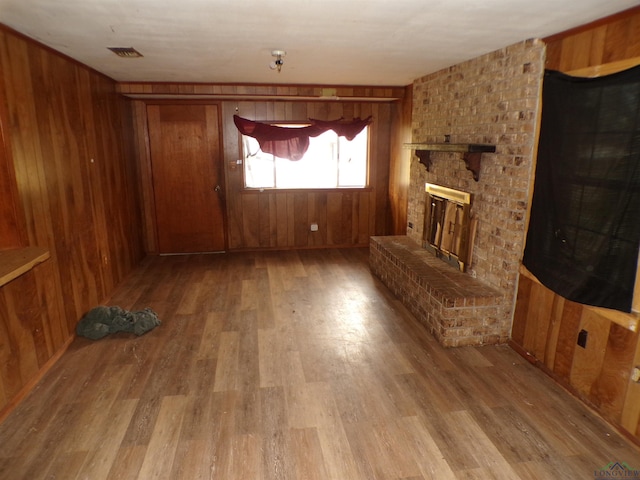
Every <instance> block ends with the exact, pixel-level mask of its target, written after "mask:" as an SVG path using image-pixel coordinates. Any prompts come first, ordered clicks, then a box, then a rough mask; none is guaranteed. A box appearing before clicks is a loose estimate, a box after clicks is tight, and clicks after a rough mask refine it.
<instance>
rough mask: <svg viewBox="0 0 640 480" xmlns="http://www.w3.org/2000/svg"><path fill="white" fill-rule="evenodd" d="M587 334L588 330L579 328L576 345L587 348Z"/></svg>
mask: <svg viewBox="0 0 640 480" xmlns="http://www.w3.org/2000/svg"><path fill="white" fill-rule="evenodd" d="M588 336H589V332H587V331H586V330H580V333H578V345H579V346H581V347H582V348H587V337H588Z"/></svg>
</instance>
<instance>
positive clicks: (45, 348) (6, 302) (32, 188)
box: [0, 27, 143, 413]
mask: <svg viewBox="0 0 640 480" xmlns="http://www.w3.org/2000/svg"><path fill="white" fill-rule="evenodd" d="M0 77H1V83H0V86H2V89H0V99H1V100H2V101H1V102H0V104H4V105H5V106H6V110H7V115H6V117H5V118H3V119H2V121H3V124H2V131H3V134H4V136H5V137H4V138H5V140H6V144H7V146H8V147H9V150H10V153H11V156H12V162H11V163H12V165H11V170H13V173H14V174H15V180H16V182H15V184H16V187H17V188H16V189H14V192H13V193H11V190H12V189H7V188H3V189H2V190H0V194H1V195H2V196H3V197H2V198H1V199H0V201H2V202H3V203H4V202H5V201H6V202H9V203H12V204H13V205H14V206H16V211H17V212H19V216H22V217H23V218H19V219H18V224H20V223H23V224H24V234H23V235H22V234H20V232H18V235H17V236H18V238H20V243H21V245H20V246H27V245H31V246H39V247H43V248H46V249H48V250H49V252H50V259H49V260H46V261H45V262H44V263H43V264H41V265H38V266H36V267H35V268H34V269H33V270H31V271H30V272H28V273H26V274H24V275H23V276H21V277H19V278H17V279H15V280H13V281H12V282H10V283H9V284H7V285H5V286H3V287H2V288H0V352H1V354H0V355H1V358H0V409H2V408H3V407H5V406H6V405H8V404H10V403H11V402H12V401H15V398H16V395H20V394H21V392H22V391H23V390H24V387H25V386H26V385H28V384H29V383H30V382H32V381H33V379H34V378H37V376H38V375H39V374H40V373H41V371H42V369H43V368H44V367H45V365H46V364H47V362H48V361H49V360H50V359H51V358H53V357H54V356H55V355H56V354H57V353H59V352H60V350H61V349H62V348H64V345H65V344H66V343H68V341H69V340H70V339H71V338H72V336H73V332H74V328H75V325H76V323H77V321H78V320H79V319H80V318H81V316H82V315H83V314H84V313H85V312H86V311H88V310H89V309H90V308H92V307H94V306H95V305H97V304H99V303H100V302H102V301H104V300H105V299H106V298H107V296H108V295H109V294H110V293H111V291H112V290H113V288H114V286H115V285H116V284H117V283H119V281H120V280H122V278H123V277H124V276H125V275H127V274H128V273H129V272H130V271H131V270H132V269H133V267H134V266H135V265H137V263H138V262H139V261H140V260H141V258H142V255H143V250H142V240H141V231H142V230H141V228H140V215H139V213H138V211H139V209H138V184H137V180H136V172H135V162H134V154H133V148H132V145H133V144H132V141H133V138H132V135H131V133H130V132H131V130H132V121H131V112H130V105H129V101H128V100H126V99H125V98H123V97H121V96H120V95H119V94H118V93H117V92H116V84H115V82H113V81H112V80H110V79H108V78H106V77H104V76H102V75H100V74H98V73H96V72H94V71H92V70H90V69H88V68H86V67H84V66H82V65H80V64H78V63H76V62H74V61H72V60H70V59H68V58H66V57H63V56H61V55H59V54H57V53H55V52H53V51H51V50H49V49H47V48H44V47H42V46H40V45H39V44H37V43H36V42H34V41H32V40H29V39H26V38H24V37H22V36H21V35H19V34H16V33H15V32H13V31H11V30H9V29H6V28H4V27H2V28H0ZM3 164H4V166H5V167H6V166H7V165H9V163H8V162H3ZM3 228H5V227H3ZM17 228H18V230H20V227H19V225H18V227H17ZM13 246H18V245H13ZM0 413H1V412H0Z"/></svg>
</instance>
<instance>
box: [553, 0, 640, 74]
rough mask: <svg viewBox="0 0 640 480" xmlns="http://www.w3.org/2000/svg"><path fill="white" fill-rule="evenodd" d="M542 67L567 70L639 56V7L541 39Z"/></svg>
mask: <svg viewBox="0 0 640 480" xmlns="http://www.w3.org/2000/svg"><path fill="white" fill-rule="evenodd" d="M544 41H545V43H546V44H547V60H546V68H548V69H551V70H560V71H562V72H567V71H571V70H577V69H579V68H584V67H592V66H596V65H603V64H607V63H612V62H618V61H620V60H626V59H628V58H634V57H640V7H635V8H632V9H630V10H626V11H624V12H620V13H619V14H616V15H612V16H611V17H607V18H603V19H600V20H597V21H595V22H593V23H590V24H587V25H583V26H581V27H578V28H576V29H573V30H569V31H567V32H562V33H558V34H556V35H553V36H551V37H548V38H545V39H544Z"/></svg>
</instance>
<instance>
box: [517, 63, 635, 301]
mask: <svg viewBox="0 0 640 480" xmlns="http://www.w3.org/2000/svg"><path fill="white" fill-rule="evenodd" d="M639 245H640V67H635V68H632V69H629V70H626V71H624V72H620V73H616V74H613V75H608V76H605V77H599V78H582V77H571V76H568V75H565V74H562V73H560V72H555V71H546V72H545V76H544V83H543V103H542V122H541V129H540V142H539V146H538V159H537V167H536V177H535V187H534V193H533V201H532V205H531V219H530V224H529V230H528V233H527V243H526V248H525V252H524V259H523V264H524V265H525V266H526V267H527V268H528V269H529V271H531V273H533V274H534V275H535V276H536V277H537V278H538V279H539V280H540V282H542V284H543V285H545V286H547V287H548V288H549V289H551V290H553V291H554V292H556V293H557V294H559V295H561V296H563V297H565V298H567V299H569V300H573V301H575V302H579V303H582V304H587V305H595V306H601V307H607V308H613V309H616V310H621V311H624V312H630V311H631V306H632V301H633V289H634V283H635V277H636V269H637V265H638V263H637V262H638V248H639Z"/></svg>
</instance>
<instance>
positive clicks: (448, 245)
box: [422, 183, 472, 272]
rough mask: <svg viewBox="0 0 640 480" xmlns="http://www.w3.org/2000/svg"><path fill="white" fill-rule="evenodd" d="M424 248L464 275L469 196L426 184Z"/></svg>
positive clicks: (467, 254)
mask: <svg viewBox="0 0 640 480" xmlns="http://www.w3.org/2000/svg"><path fill="white" fill-rule="evenodd" d="M425 190H426V202H425V216H424V229H423V231H424V234H423V244H422V245H423V247H424V248H426V249H427V250H430V251H432V252H433V253H434V254H435V255H436V256H437V257H439V258H441V259H443V260H444V261H446V262H447V263H450V264H452V265H454V266H456V267H458V268H459V269H460V270H461V271H463V272H464V271H465V269H466V267H467V265H468V264H469V260H470V258H471V251H470V250H471V248H470V245H471V237H472V235H471V212H470V211H471V194H469V193H466V192H462V191H460V190H453V189H451V188H446V187H442V186H440V185H434V184H431V183H427V184H425Z"/></svg>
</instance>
